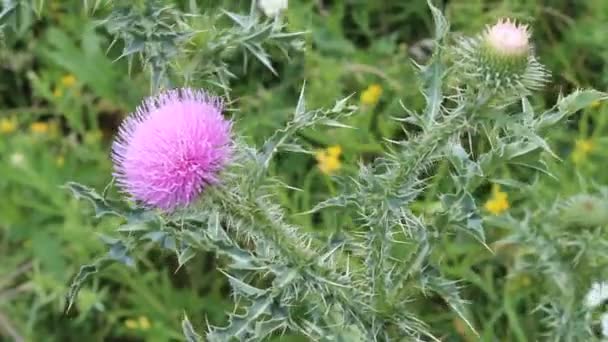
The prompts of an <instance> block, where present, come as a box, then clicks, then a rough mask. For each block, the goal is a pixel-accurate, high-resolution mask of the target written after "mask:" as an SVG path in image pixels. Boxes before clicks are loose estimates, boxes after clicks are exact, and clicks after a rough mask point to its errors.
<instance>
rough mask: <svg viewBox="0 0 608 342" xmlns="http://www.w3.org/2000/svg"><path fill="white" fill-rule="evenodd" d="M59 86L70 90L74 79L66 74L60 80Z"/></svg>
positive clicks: (74, 81) (74, 82)
mask: <svg viewBox="0 0 608 342" xmlns="http://www.w3.org/2000/svg"><path fill="white" fill-rule="evenodd" d="M61 84H62V85H63V86H64V87H66V88H70V87H72V86H73V85H74V84H76V77H74V75H72V74H67V75H65V76H63V77H62V78H61Z"/></svg>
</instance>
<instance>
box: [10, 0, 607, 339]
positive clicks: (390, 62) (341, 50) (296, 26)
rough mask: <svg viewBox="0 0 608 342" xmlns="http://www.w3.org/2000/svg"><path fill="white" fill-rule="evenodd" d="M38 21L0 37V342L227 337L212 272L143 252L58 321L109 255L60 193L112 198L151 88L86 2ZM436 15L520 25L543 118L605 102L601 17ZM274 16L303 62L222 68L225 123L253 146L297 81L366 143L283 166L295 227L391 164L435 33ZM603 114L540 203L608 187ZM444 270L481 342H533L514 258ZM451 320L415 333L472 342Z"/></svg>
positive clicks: (507, 2) (410, 22)
mask: <svg viewBox="0 0 608 342" xmlns="http://www.w3.org/2000/svg"><path fill="white" fill-rule="evenodd" d="M186 2H187V1H183V3H186ZM196 2H197V3H198V6H199V8H201V9H210V10H217V9H219V8H226V9H230V10H232V11H240V12H243V11H245V12H247V11H248V6H249V2H248V1H229V0H225V1H219V0H217V1H196ZM35 3H40V5H41V7H40V11H39V13H35V12H33V11H28V10H23V11H19V12H18V13H17V14H15V15H11V16H10V18H9V17H8V16H7V17H4V18H3V19H2V20H3V21H4V24H6V26H5V27H4V29H3V31H4V33H3V35H2V37H1V44H2V45H1V48H0V341H13V340H15V341H178V340H181V339H182V334H181V327H180V322H181V318H182V317H183V315H184V313H187V314H188V316H189V318H190V321H191V322H193V324H195V325H196V327H197V329H198V330H199V331H204V328H205V324H206V323H207V322H209V323H212V324H222V322H224V321H225V319H226V316H225V314H224V313H225V312H227V311H230V310H231V309H232V303H231V300H230V297H229V288H228V286H227V284H226V281H225V279H224V278H223V276H222V275H221V274H220V273H219V272H218V271H216V270H215V262H216V261H215V259H214V257H213V255H199V256H197V257H196V258H194V259H193V261H192V262H190V263H189V264H188V265H187V266H186V267H184V268H180V269H177V261H176V258H175V256H174V255H171V254H168V253H165V252H162V251H159V250H158V249H156V248H154V245H153V244H150V248H149V249H148V250H146V251H142V252H141V254H140V255H138V256H137V257H138V260H137V262H136V264H137V266H136V269H133V268H128V267H125V266H112V267H110V268H109V269H108V270H105V271H104V272H102V273H100V274H99V275H98V276H97V277H96V278H95V279H94V280H91V281H90V282H88V283H87V286H85V287H84V288H83V290H82V292H81V294H80V296H79V299H78V302H77V305H76V308H75V309H74V310H72V311H70V313H69V314H67V315H66V314H64V311H63V307H64V304H65V302H64V295H65V293H66V291H67V285H68V284H69V282H70V279H71V278H72V277H73V276H74V274H75V273H76V272H77V270H78V267H79V266H80V265H81V264H84V263H87V262H89V261H91V260H93V259H94V258H95V257H97V256H99V255H101V254H102V253H104V251H105V246H104V242H103V240H102V239H101V238H100V236H101V234H110V233H111V232H112V230H113V228H114V227H115V223H116V222H113V221H112V220H107V219H104V220H102V221H100V220H96V219H95V218H94V217H93V213H92V210H91V209H90V208H89V207H87V206H86V205H83V204H81V203H79V202H78V201H76V200H75V199H74V198H73V197H72V196H71V195H70V194H69V193H67V191H65V190H64V189H62V188H61V186H62V185H63V184H64V183H65V182H67V181H71V180H73V181H77V182H80V183H83V184H87V185H90V186H92V187H95V188H96V189H98V190H99V191H102V190H103V189H104V188H105V187H106V186H107V185H108V184H110V182H111V177H112V175H111V173H112V168H111V163H110V159H109V146H110V144H111V141H112V137H113V136H114V134H115V132H116V129H117V127H118V124H119V123H120V121H121V120H122V118H124V117H125V115H127V114H128V113H129V112H130V111H132V110H133V109H134V108H135V106H136V105H137V104H138V103H139V101H140V100H141V99H142V98H143V97H144V96H146V95H148V94H149V89H150V80H149V79H148V75H147V73H146V72H145V71H142V68H141V66H138V64H137V61H135V65H132V66H131V70H130V72H129V63H128V62H127V60H125V59H118V60H117V57H119V55H120V51H121V49H122V47H121V46H112V45H111V43H112V37H111V36H110V35H109V34H108V33H107V32H106V31H105V30H104V29H103V28H102V27H99V26H97V25H96V21H97V20H99V19H101V18H103V17H104V15H105V14H107V10H106V9H104V6H101V7H100V8H99V9H98V10H97V11H95V12H94V13H91V11H90V10H85V9H84V8H83V2H82V1H81V0H61V1H60V0H52V1H42V2H39V1H35ZM102 3H103V2H102ZM183 3H181V2H179V1H177V2H176V5H177V6H185V5H184V4H183ZM444 9H445V13H446V15H447V17H448V18H449V20H450V22H451V24H452V30H453V31H454V32H456V33H459V34H475V33H476V32H479V31H480V30H481V29H483V28H484V26H485V25H486V24H489V23H492V22H494V21H496V20H497V19H499V18H502V17H505V16H509V17H512V18H516V19H518V20H519V21H521V22H524V23H527V24H529V26H530V27H531V29H532V32H533V40H534V42H535V45H536V50H537V52H538V54H539V55H540V59H541V62H543V63H544V64H545V65H546V66H547V67H548V69H549V70H550V71H551V72H552V74H553V76H552V82H551V84H550V85H549V86H548V87H547V88H546V89H545V90H544V91H543V92H541V93H540V94H538V95H537V96H536V98H535V99H534V101H535V103H537V104H543V103H546V104H552V103H553V102H554V101H555V99H556V98H557V97H558V95H559V94H560V93H561V92H564V93H565V92H567V91H570V90H572V89H575V88H578V87H595V88H597V89H599V90H606V89H607V88H608V87H607V85H608V44H607V42H608V41H607V39H606V33H607V32H608V1H605V0H586V1H574V0H546V1H540V0H502V1H501V0H451V1H445V4H444ZM285 16H286V17H287V19H286V20H287V22H288V23H289V25H288V27H289V30H290V31H302V30H304V31H307V32H308V33H307V34H306V36H305V40H306V43H307V44H306V51H305V53H300V54H293V55H291V59H290V60H286V59H285V58H284V57H283V56H282V55H281V54H280V53H278V52H277V51H275V52H276V56H274V57H276V58H274V60H273V62H274V66H275V68H276V70H277V71H278V73H279V76H274V75H273V74H272V73H270V72H269V71H268V70H267V69H265V68H264V66H262V65H259V64H255V63H253V64H252V65H251V66H250V68H249V69H248V70H247V72H246V73H245V72H244V71H243V70H242V67H241V60H240V59H236V58H235V59H234V60H233V61H229V62H230V63H231V64H230V65H231V68H232V70H233V71H234V72H235V74H236V75H237V79H236V80H233V81H232V83H231V87H232V93H231V97H232V98H234V99H235V100H236V102H235V103H234V104H233V105H232V108H234V109H236V110H234V111H232V112H231V113H230V115H231V116H232V117H233V118H234V119H235V120H236V128H237V131H238V132H239V133H240V134H242V135H243V136H245V137H246V139H248V140H249V141H250V142H252V143H256V144H260V143H261V142H263V141H264V139H265V138H267V137H268V136H269V135H270V134H272V132H273V131H274V130H275V129H277V128H279V127H281V124H282V123H283V122H285V121H286V120H287V118H288V117H289V115H291V113H292V112H293V108H294V106H295V103H296V102H297V96H298V93H299V90H300V87H301V85H302V82H303V80H306V82H307V87H306V89H307V91H306V97H307V101H308V106H310V107H311V108H314V107H319V106H330V105H332V104H333V102H334V101H335V100H336V99H337V98H341V97H344V96H347V95H349V94H352V93H355V96H354V97H353V101H354V102H356V103H357V104H358V105H360V110H359V112H358V114H357V115H355V116H354V117H353V118H351V119H349V120H350V122H349V124H351V125H353V126H355V127H357V128H359V129H357V130H337V129H336V130H324V131H306V132H304V133H302V138H303V139H304V140H305V141H306V142H307V144H309V145H310V147H311V148H313V149H318V150H319V152H318V153H317V154H316V156H309V155H301V154H289V155H281V156H280V157H279V160H278V161H277V163H276V164H275V166H274V170H273V172H274V173H275V174H276V175H277V176H278V177H280V178H281V179H283V180H284V181H285V182H286V183H288V184H291V185H294V186H297V187H299V188H301V189H303V190H304V191H302V192H296V193H293V192H287V191H286V192H285V193H280V194H278V195H279V198H280V199H281V202H282V203H281V204H282V205H283V206H284V207H285V208H286V209H287V211H288V212H289V213H291V214H296V213H301V212H304V211H307V210H309V209H310V208H312V207H313V206H314V204H315V203H317V202H318V201H320V200H323V199H325V198H327V197H328V196H329V195H331V194H333V193H334V192H335V191H336V185H335V184H334V181H333V180H332V179H331V177H329V176H330V175H331V174H332V173H340V172H349V171H352V170H354V169H356V167H357V163H358V162H359V161H366V160H370V159H371V158H373V157H375V156H376V155H378V154H379V153H380V152H381V151H383V150H384V147H383V141H384V140H383V139H384V138H391V137H395V136H398V135H399V134H400V127H399V126H397V124H396V123H395V122H394V121H391V120H389V118H391V117H394V116H400V115H403V110H402V108H401V106H400V104H399V103H400V101H401V102H403V103H405V104H406V105H407V106H408V107H409V108H413V109H416V108H420V107H421V106H422V105H423V101H422V100H423V99H422V97H421V95H420V94H419V92H418V88H417V81H416V79H415V69H414V67H413V64H412V62H411V59H414V60H416V61H418V62H423V61H424V60H425V59H426V58H427V57H428V55H429V52H430V50H429V49H430V47H429V44H428V39H429V37H430V36H431V35H432V29H433V26H432V20H431V16H430V13H429V10H428V7H427V4H426V1H425V0H408V1H393V0H377V1H366V0H342V1H340V0H333V1H324V0H315V1H305V0H290V2H289V9H288V10H287V12H286V13H285ZM9 19H10V20H9ZM605 107H606V106H605V105H599V104H597V105H593V106H591V107H590V108H588V109H586V110H584V111H583V112H582V113H580V114H578V115H577V116H576V117H575V119H574V120H572V121H571V122H570V123H569V124H568V125H567V126H564V127H563V128H562V129H560V130H555V131H554V132H552V139H551V145H552V147H553V148H554V149H555V150H556V151H558V154H559V155H560V157H561V158H562V161H557V160H556V162H555V165H551V166H550V167H551V170H552V172H553V173H554V174H556V175H558V176H559V178H560V181H559V183H557V182H556V181H554V180H551V179H547V180H543V181H542V182H541V185H542V186H541V191H540V192H539V195H538V196H539V197H543V196H545V197H546V198H554V197H556V196H566V195H569V194H573V193H577V192H579V191H581V190H585V187H586V186H589V185H590V184H591V183H599V184H606V180H607V176H606V174H605V172H602V170H605V169H606V168H607V167H608V159H607V158H606V157H607V156H608V152H606V151H607V147H608V136H607V135H606V115H607V114H608V113H607V112H608V108H605ZM110 191H115V189H110ZM503 191H506V192H507V193H508V194H509V201H510V209H509V210H518V209H517V208H525V206H526V205H527V203H528V201H533V200H535V199H525V198H518V196H517V192H516V191H515V189H508V188H506V189H503ZM488 196H489V194H488ZM485 199H486V198H485V197H482V198H480V199H479V200H480V201H483V200H485ZM338 218H339V217H338V213H337V212H335V211H327V212H324V213H322V214H318V215H313V216H303V215H299V216H294V217H293V218H292V220H293V221H294V222H296V223H298V224H300V225H301V226H303V227H304V228H306V229H311V230H314V229H321V228H320V227H339V226H340V225H342V224H344V223H341V222H340V221H339V220H338ZM490 229H491V227H490ZM492 234H493V233H492V231H490V233H489V236H490V239H489V240H490V241H492V239H491V236H492ZM445 253H446V260H450V261H451V264H450V267H451V268H450V270H449V275H450V276H452V277H453V278H454V279H465V280H466V282H465V283H463V285H464V289H465V293H464V295H463V297H465V298H469V299H471V300H472V301H474V302H475V305H473V306H471V308H470V310H471V311H472V314H473V316H472V317H474V319H475V321H474V324H475V325H476V327H477V328H478V330H479V332H480V334H481V335H482V336H481V337H482V338H483V339H484V340H487V341H497V340H522V338H523V340H526V339H529V340H535V339H537V338H538V336H539V334H540V330H541V329H542V327H541V325H539V324H538V317H535V316H534V315H531V316H528V315H527V312H530V311H531V310H532V309H534V307H535V303H534V302H533V301H532V300H533V299H534V298H536V297H538V294H539V291H541V290H542V289H538V288H534V287H533V286H532V284H531V282H532V280H531V278H530V277H526V276H522V277H508V276H507V275H508V273H509V268H510V262H511V261H510V256H509V253H508V251H501V252H500V253H497V254H491V253H489V252H488V251H487V250H485V249H484V248H483V246H481V245H479V244H474V243H473V242H463V243H462V244H460V245H458V246H452V247H451V248H447V249H446V251H445ZM436 305H438V306H440V305H443V304H441V303H437V304H436ZM431 311H432V310H429V312H431ZM435 313H436V311H435ZM455 317H456V316H455V315H454V314H453V313H450V312H449V310H447V309H446V310H445V313H444V314H442V315H436V314H429V315H428V317H425V316H423V317H422V319H423V320H424V321H427V322H429V323H431V324H432V331H433V332H434V333H436V335H437V336H440V337H442V338H444V339H445V340H446V341H473V340H476V338H475V337H474V336H473V335H472V334H471V333H470V332H469V331H467V329H466V328H465V326H464V325H463V323H462V322H461V321H459V320H458V319H456V318H455ZM522 336H525V338H524V337H522ZM284 339H285V340H287V339H290V337H289V336H287V337H284ZM293 339H294V340H295V339H296V337H293Z"/></svg>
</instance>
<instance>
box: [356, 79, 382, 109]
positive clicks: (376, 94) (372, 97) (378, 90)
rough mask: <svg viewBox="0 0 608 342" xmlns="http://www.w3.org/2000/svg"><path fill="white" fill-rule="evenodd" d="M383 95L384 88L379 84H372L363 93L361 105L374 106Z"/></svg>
mask: <svg viewBox="0 0 608 342" xmlns="http://www.w3.org/2000/svg"><path fill="white" fill-rule="evenodd" d="M380 95H382V87H381V86H380V85H379V84H372V85H370V86H369V87H367V89H365V91H363V93H361V103H362V104H363V105H366V106H373V105H375V104H376V103H378V100H379V99H380Z"/></svg>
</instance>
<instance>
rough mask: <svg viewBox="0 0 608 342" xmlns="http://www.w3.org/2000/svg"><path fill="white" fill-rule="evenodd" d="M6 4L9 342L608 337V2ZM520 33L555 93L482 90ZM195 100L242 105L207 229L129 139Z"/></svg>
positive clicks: (4, 185) (4, 331)
mask: <svg viewBox="0 0 608 342" xmlns="http://www.w3.org/2000/svg"><path fill="white" fill-rule="evenodd" d="M429 5H430V6H429ZM1 6H2V7H1V10H0V25H3V32H4V34H3V36H2V44H3V45H2V47H3V49H2V50H1V51H0V61H1V62H2V65H3V68H2V70H0V77H1V78H2V80H3V82H2V84H1V85H0V106H2V107H0V120H3V121H0V174H2V175H3V177H2V179H0V193H1V194H2V197H3V201H1V202H0V257H1V258H2V260H3V264H2V265H1V266H0V322H2V324H1V325H0V339H4V338H7V339H8V340H12V339H15V340H19V339H20V338H21V339H24V340H40V339H44V340H50V341H65V340H93V341H101V340H112V339H129V340H145V341H169V340H183V339H185V340H187V341H202V340H210V341H226V340H230V339H231V338H232V339H234V338H236V339H239V340H269V341H277V340H282V341H300V340H320V339H327V338H333V339H336V340H342V341H367V340H402V339H408V340H409V339H411V340H433V339H437V340H439V339H440V340H450V341H452V340H453V341H476V340H484V341H496V340H514V341H528V340H529V341H534V340H546V339H550V340H555V341H589V340H596V339H597V340H599V339H600V336H601V329H600V324H601V322H600V321H601V314H602V313H603V310H604V309H605V308H604V307H602V306H597V307H589V306H587V305H586V299H585V298H586V296H587V293H588V291H589V289H590V288H591V287H592V285H593V284H594V283H596V282H602V281H606V280H607V278H608V274H606V262H607V260H608V255H607V254H606V252H605V250H606V248H605V247H606V241H607V235H606V232H605V229H606V226H607V225H608V218H607V217H606V214H605V213H606V208H607V207H608V204H607V203H608V190H606V184H607V182H608V177H606V174H605V172H604V170H605V166H606V165H605V160H606V153H605V151H607V150H608V149H607V148H608V139H606V130H607V128H608V119H606V113H607V110H608V106H606V104H605V103H602V101H604V100H605V99H606V94H605V93H604V92H602V91H596V90H591V89H590V88H591V87H595V88H597V89H606V88H607V86H608V77H607V76H606V75H608V74H607V73H606V69H605V67H604V66H605V64H606V61H607V60H608V54H607V53H606V52H607V50H606V47H605V39H604V37H603V35H601V34H599V33H598V32H604V31H605V23H606V22H607V21H606V19H608V18H606V13H608V5H607V4H606V3H605V2H604V1H600V0H597V1H587V2H584V3H583V2H581V3H580V4H579V3H576V4H572V3H571V2H567V1H561V0H560V1H555V2H552V3H551V4H549V5H548V4H546V2H541V1H524V0H512V1H503V2H500V3H497V2H490V1H483V0H475V1H464V2H463V1H451V2H449V3H448V4H447V5H446V7H445V8H436V7H434V6H433V3H427V2H426V1H422V0H421V1H409V2H404V3H402V2H395V1H379V2H370V1H368V2H340V1H335V2H333V3H329V2H306V1H290V3H289V9H288V10H287V11H286V12H285V13H283V15H282V16H279V17H277V18H265V17H263V16H262V14H261V13H260V11H259V10H258V9H257V8H256V7H255V6H251V4H250V2H249V1H242V2H229V1H205V2H201V1H169V0H158V1H134V2H131V1H84V2H83V1H80V0H74V1H50V0H47V1H29V0H26V1H5V2H3V3H2V5H1ZM75 9H77V10H75ZM442 13H446V14H447V18H448V19H449V23H448V20H447V19H446V17H444V16H443V14H442ZM504 16H509V17H515V18H517V19H518V20H520V21H521V22H524V23H529V24H530V25H531V27H532V29H533V30H532V34H533V35H532V37H533V41H534V43H535V46H536V49H535V51H536V53H538V54H539V56H538V57H537V56H532V57H533V61H534V63H540V62H542V63H543V64H545V65H546V66H547V67H546V69H547V70H551V72H552V74H553V76H552V79H551V80H550V82H549V83H547V84H546V86H545V88H544V89H542V90H537V89H533V88H536V87H535V86H534V87H529V86H525V87H524V88H526V89H527V90H530V91H526V92H523V89H522V88H519V89H516V90H512V91H509V92H505V93H495V92H485V91H479V90H480V89H481V90H485V89H484V87H483V86H482V85H481V84H479V83H476V84H471V83H470V82H471V78H470V77H461V76H462V75H463V72H465V73H467V72H471V70H473V69H471V68H470V67H471V65H470V64H468V65H465V64H466V63H465V64H463V63H462V61H461V60H458V59H455V57H457V56H459V55H458V54H457V53H455V52H456V51H457V49H458V48H460V49H462V45H458V42H460V39H461V38H462V37H475V36H476V33H478V32H480V30H481V29H483V26H484V25H486V24H491V23H493V22H494V21H495V20H497V19H498V18H501V17H504ZM455 38H457V39H455ZM304 46H305V47H306V51H305V52H304V49H303V48H304ZM460 52H462V51H460ZM410 58H412V60H414V62H413V63H412V62H411V61H410ZM471 62H475V61H474V60H473V61H471V60H469V61H468V63H471ZM534 66H535V67H538V68H541V67H542V66H540V64H534ZM539 70H540V71H539ZM537 71H538V72H540V73H544V71H543V70H541V69H537ZM539 75H540V74H535V75H532V78H533V80H534V81H535V82H536V80H538V78H537V77H536V76H539ZM469 76H470V75H469ZM303 84H305V87H304V86H303ZM372 84H378V85H380V87H381V89H382V92H381V95H379V99H378V100H377V101H376V102H367V101H364V100H363V96H362V97H361V98H359V96H360V95H361V94H362V93H364V92H365V90H366V88H367V87H368V86H370V85H372ZM534 84H536V83H534ZM539 84H540V83H539ZM182 85H187V86H193V87H205V88H207V89H210V90H212V91H216V92H220V93H223V94H224V96H225V97H227V98H228V99H230V101H229V111H228V113H226V114H227V115H230V116H232V117H233V118H234V120H235V127H236V129H237V131H238V133H239V138H238V141H237V144H238V153H237V155H236V159H235V162H234V164H233V165H231V166H230V168H229V169H228V170H226V172H225V174H224V175H223V176H222V177H223V178H222V183H221V185H218V186H216V187H214V188H211V189H209V190H208V191H206V192H205V194H204V195H203V197H202V198H201V200H200V202H199V203H197V204H196V205H194V206H192V207H190V208H184V209H182V210H180V211H178V212H175V213H172V214H162V213H159V212H154V211H148V210H144V209H141V208H137V207H135V206H134V204H133V203H130V202H125V201H123V200H122V199H121V197H122V195H120V194H119V193H117V191H116V189H115V188H114V186H113V183H112V181H111V172H112V171H111V165H110V163H109V158H108V152H107V151H108V148H109V144H110V143H111V138H112V136H113V134H114V133H115V130H116V127H117V124H118V123H119V121H120V120H121V119H122V118H123V117H124V116H125V115H127V113H128V112H129V111H130V110H131V109H132V108H134V106H135V105H136V104H137V103H138V102H139V101H140V100H141V98H142V97H143V96H144V95H145V94H147V93H148V92H155V91H157V89H159V88H165V87H173V86H182ZM583 89H584V90H583ZM353 94H355V95H353ZM357 99H359V100H360V101H359V102H360V103H358V102H357ZM545 108H548V109H545ZM13 123H14V125H13ZM41 124H42V125H41ZM3 125H4V126H3ZM11 125H13V126H11ZM2 127H5V128H7V127H8V128H10V127H13V128H12V129H6V130H3V128H2ZM45 127H46V128H45ZM333 145H339V146H341V147H342V155H341V156H340V159H338V162H339V164H338V165H339V169H338V170H337V171H336V172H335V174H334V175H332V176H331V177H330V176H328V175H327V174H324V173H323V172H322V171H321V170H320V168H318V167H317V166H316V165H315V160H314V156H315V155H316V154H317V153H318V150H319V149H323V148H326V147H330V146H333ZM81 184H86V186H83V185H81ZM496 185H500V186H501V188H500V189H499V190H492V191H490V188H491V187H493V186H494V187H495V186H496ZM496 189H497V188H496ZM496 191H498V192H499V193H502V194H508V199H506V200H505V201H507V202H506V203H507V205H508V208H506V209H504V211H503V212H500V213H494V212H493V211H492V210H495V209H491V208H492V207H491V206H488V203H489V202H490V201H491V200H494V201H498V200H499V198H498V197H496V196H497V195H496V193H497V192H496ZM78 199H80V200H84V201H83V202H85V203H84V204H79V202H78V201H77V200H78ZM81 265H84V266H81ZM125 266H126V267H125ZM70 282H71V286H70ZM532 284H533V286H531V285H532Z"/></svg>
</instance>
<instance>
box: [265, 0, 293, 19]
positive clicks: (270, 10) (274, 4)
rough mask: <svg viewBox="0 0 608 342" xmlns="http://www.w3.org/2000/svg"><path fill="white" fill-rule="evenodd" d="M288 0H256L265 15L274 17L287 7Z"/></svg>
mask: <svg viewBox="0 0 608 342" xmlns="http://www.w3.org/2000/svg"><path fill="white" fill-rule="evenodd" d="M287 2H288V0H258V6H259V7H260V9H261V10H262V12H264V14H265V15H266V16H267V17H271V18H273V17H276V16H278V15H279V14H280V13H281V12H283V11H284V10H286V9H287Z"/></svg>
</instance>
